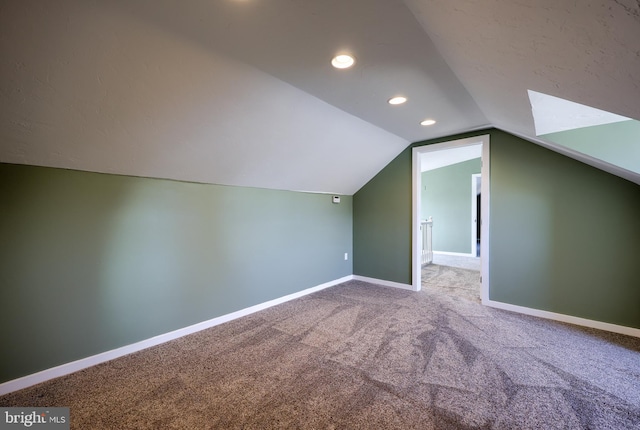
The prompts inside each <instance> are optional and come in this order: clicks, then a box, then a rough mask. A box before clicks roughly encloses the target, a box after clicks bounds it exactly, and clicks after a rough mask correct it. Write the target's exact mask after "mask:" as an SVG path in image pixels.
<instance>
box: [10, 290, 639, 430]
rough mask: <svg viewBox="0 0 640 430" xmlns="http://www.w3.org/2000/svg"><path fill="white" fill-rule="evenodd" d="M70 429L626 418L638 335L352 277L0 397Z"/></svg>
mask: <svg viewBox="0 0 640 430" xmlns="http://www.w3.org/2000/svg"><path fill="white" fill-rule="evenodd" d="M0 406H68V407H70V410H71V423H72V426H71V427H72V428H73V429H280V428H292V429H295V428H299V429H427V430H428V429H480V428H482V429H490V428H492V429H536V430H538V429H638V428H640V339H637V338H631V337H626V336H621V335H614V334H609V333H604V332H599V331H596V330H587V329H582V328H578V327H574V326H570V325H566V324H559V323H554V322H550V321H545V320H540V319H536V318H533V317H526V316H522V315H517V314H513V313H509V312H504V311H499V310H495V309H490V308H486V307H483V306H481V305H479V304H477V303H475V302H473V301H469V300H466V299H462V298H459V297H452V296H449V295H447V294H444V293H442V292H440V291H438V290H437V289H435V288H426V289H424V290H423V291H421V292H418V293H416V292H411V291H406V290H401V289H393V288H385V287H379V286H375V285H371V284H366V283H362V282H357V281H350V282H347V283H345V284H341V285H339V286H335V287H332V288H329V289H326V290H323V291H320V292H318V293H315V294H312V295H309V296H305V297H303V298H300V299H297V300H294V301H290V302H287V303H285V304H282V305H279V306H276V307H273V308H270V309H267V310H264V311H262V312H258V313H255V314H253V315H250V316H247V317H244V318H241V319H238V320H235V321H232V322H229V323H226V324H223V325H220V326H217V327H213V328H211V329H207V330H204V331H202V332H199V333H196V334H193V335H190V336H187V337H184V338H180V339H178V340H175V341H172V342H169V343H166V344H163V345H159V346H157V347H153V348H150V349H147V350H144V351H141V352H138V353H135V354H131V355H129V356H126V357H122V358H119V359H116V360H113V361H111V362H108V363H104V364H101V365H98V366H95V367H92V368H89V369H85V370H83V371H80V372H77V373H75V374H72V375H68V376H65V377H61V378H58V379H55V380H52V381H49V382H46V383H43V384H40V385H37V386H34V387H31V388H27V389H24V390H21V391H18V392H15V393H11V394H8V395H5V396H3V397H0Z"/></svg>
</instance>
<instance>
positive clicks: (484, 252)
mask: <svg viewBox="0 0 640 430" xmlns="http://www.w3.org/2000/svg"><path fill="white" fill-rule="evenodd" d="M490 140H491V139H490V136H489V134H483V135H479V136H473V137H468V138H465V139H457V140H452V141H449V142H442V143H436V144H433V145H423V146H415V147H413V150H412V172H411V173H412V187H411V188H412V211H411V212H412V214H411V220H412V223H411V235H412V236H411V238H412V250H411V252H412V255H411V262H412V275H411V282H412V285H413V290H414V291H420V288H421V287H422V282H421V268H422V265H421V264H420V250H421V249H422V248H421V247H422V235H421V234H420V225H419V224H420V207H421V204H422V193H421V188H422V175H421V172H420V157H421V155H422V154H425V153H428V152H433V151H441V150H443V149H451V148H458V147H462V146H469V145H477V144H482V169H481V171H480V173H481V175H482V178H483V180H482V184H481V188H482V197H481V199H482V201H481V208H480V210H481V211H482V214H481V215H482V217H481V218H482V219H481V222H482V225H481V227H480V228H481V232H480V235H481V237H482V238H483V240H482V241H481V242H480V261H481V263H480V264H481V272H480V273H481V276H482V284H481V288H480V296H481V298H484V297H486V298H487V299H488V298H489V285H490V284H489V240H490V236H489V225H490V220H489V202H490V193H489V190H490V183H491V168H490V147H489V145H490ZM465 256H467V257H469V256H473V255H472V254H467V255H465Z"/></svg>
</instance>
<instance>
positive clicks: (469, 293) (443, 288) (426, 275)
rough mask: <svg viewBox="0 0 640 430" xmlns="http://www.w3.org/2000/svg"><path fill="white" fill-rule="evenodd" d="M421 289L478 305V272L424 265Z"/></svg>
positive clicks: (437, 265)
mask: <svg viewBox="0 0 640 430" xmlns="http://www.w3.org/2000/svg"><path fill="white" fill-rule="evenodd" d="M422 288H426V289H433V290H434V291H439V292H442V293H445V294H448V295H450V296H453V297H459V298H462V299H465V300H470V301H472V302H475V303H480V272H479V271H476V270H469V269H463V268H459V267H451V266H444V265H439V264H428V265H424V266H422Z"/></svg>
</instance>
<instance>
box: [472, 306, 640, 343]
mask: <svg viewBox="0 0 640 430" xmlns="http://www.w3.org/2000/svg"><path fill="white" fill-rule="evenodd" d="M482 304H483V305H485V306H489V307H492V308H497V309H504V310H506V311H511V312H517V313H519V314H525V315H531V316H534V317H540V318H546V319H549V320H554V321H560V322H565V323H569V324H575V325H580V326H583V327H590V328H595V329H599V330H604V331H610V332H613V333H619V334H626V335H627V336H633V337H640V329H637V328H633V327H625V326H622V325H617V324H611V323H606V322H601V321H595V320H590V319H586V318H580V317H574V316H571V315H564V314H558V313H555V312H549V311H543V310H539V309H533V308H527V307H524V306H518V305H511V304H509V303H502V302H496V301H493V300H483V301H482Z"/></svg>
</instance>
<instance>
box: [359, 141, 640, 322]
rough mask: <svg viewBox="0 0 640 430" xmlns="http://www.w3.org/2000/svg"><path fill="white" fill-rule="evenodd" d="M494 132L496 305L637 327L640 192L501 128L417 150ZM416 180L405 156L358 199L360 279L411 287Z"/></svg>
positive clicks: (493, 280) (493, 296)
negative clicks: (412, 225) (363, 277)
mask: <svg viewBox="0 0 640 430" xmlns="http://www.w3.org/2000/svg"><path fill="white" fill-rule="evenodd" d="M487 133H489V134H490V136H491V144H490V145H491V146H490V147H491V164H490V167H491V203H490V212H491V215H490V217H491V218H490V222H491V224H490V249H489V255H490V275H491V278H490V283H491V285H490V291H489V294H490V299H491V300H494V301H499V302H504V303H509V304H514V305H519V306H525V307H529V308H534V309H540V310H546V311H550V312H557V313H561V314H566V315H572V316H576V317H582V318H588V319H593V320H597V321H603V322H608V323H613V324H618V325H622V326H627V327H634V328H640V282H639V281H638V279H640V278H639V277H638V272H637V261H638V244H639V243H640V222H638V220H639V219H640V186H638V185H637V184H634V183H631V182H629V181H626V180H624V179H621V178H618V177H616V176H613V175H610V174H608V173H606V172H603V171H600V170H598V169H595V168H593V167H591V166H588V165H586V164H583V163H580V162H578V161H576V160H573V159H570V158H568V157H565V156H562V155H560V154H558V153H555V152H553V151H550V150H547V149H545V148H542V147H540V146H538V145H535V144H533V143H530V142H527V141H525V140H523V139H520V138H518V137H515V136H513V135H510V134H508V133H505V132H502V131H500V130H495V129H492V130H489V131H479V132H475V133H467V134H463V135H456V136H449V137H446V138H442V139H437V140H432V141H427V142H420V143H417V144H414V145H413V146H420V145H426V144H434V143H441V142H445V141H450V140H456V139H462V138H466V137H471V136H478V135H483V134H487ZM410 177H411V148H408V149H407V150H405V151H404V152H403V153H401V154H400V155H399V156H398V157H397V158H396V159H395V160H393V161H392V162H391V163H390V164H389V165H388V166H387V167H386V168H385V169H383V170H382V171H381V172H380V173H379V174H378V175H377V176H376V177H375V178H374V179H372V180H371V181H370V182H369V183H367V184H366V185H365V186H364V187H363V188H362V189H361V190H359V191H358V192H357V193H356V194H355V195H354V197H353V202H354V208H353V216H354V254H355V260H354V273H355V274H357V275H361V276H371V277H375V278H379V279H385V280H390V281H396V282H403V283H410V282H411V267H410V266H411V249H410V248H411V199H410V193H411V179H410ZM387 180H388V182H387ZM405 181H406V182H405ZM394 196H402V198H399V197H394ZM394 199H395V200H394ZM390 201H392V202H393V203H394V204H387V203H389V202H390ZM376 211H377V213H372V212H376ZM363 255H364V257H363ZM389 256H394V257H395V258H394V259H389V258H388V257H389Z"/></svg>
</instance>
